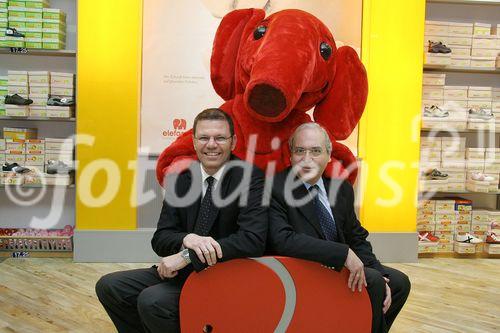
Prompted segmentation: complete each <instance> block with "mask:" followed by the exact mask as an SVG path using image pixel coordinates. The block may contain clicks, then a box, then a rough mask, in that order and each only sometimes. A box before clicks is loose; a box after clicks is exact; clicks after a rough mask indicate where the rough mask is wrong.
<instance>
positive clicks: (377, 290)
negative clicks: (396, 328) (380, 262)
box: [365, 266, 411, 333]
mask: <svg viewBox="0 0 500 333" xmlns="http://www.w3.org/2000/svg"><path fill="white" fill-rule="evenodd" d="M383 267H384V269H385V270H386V272H387V273H388V275H389V276H388V277H387V278H388V279H389V280H390V281H389V287H390V288H391V299H392V302H391V306H390V307H389V310H387V312H386V313H385V314H384V313H383V306H384V305H383V303H384V299H385V295H386V290H385V280H384V278H383V276H382V274H381V273H380V272H379V271H377V270H375V269H373V268H367V267H365V275H366V283H367V284H368V288H367V290H368V294H369V295H370V302H371V305H372V332H373V333H385V332H388V331H389V329H390V328H391V325H392V323H393V322H394V320H395V319H396V317H397V315H398V314H399V312H400V311H401V309H402V308H403V305H404V304H405V302H406V299H407V298H408V294H409V293H410V288H411V284H410V280H409V279H408V276H406V275H405V274H404V273H402V272H400V271H398V270H397V269H394V268H390V267H387V266H383Z"/></svg>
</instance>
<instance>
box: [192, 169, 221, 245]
mask: <svg viewBox="0 0 500 333" xmlns="http://www.w3.org/2000/svg"><path fill="white" fill-rule="evenodd" d="M214 180H215V178H214V177H212V176H210V177H207V179H206V181H207V183H208V187H207V191H206V193H205V196H204V197H203V200H201V205H200V210H199V212H198V218H197V219H196V224H195V226H194V233H195V234H197V235H200V236H207V235H208V233H209V232H210V228H211V227H212V224H213V221H214V220H215V217H216V216H217V212H218V209H217V207H215V205H214V202H213V200H212V188H213V184H214Z"/></svg>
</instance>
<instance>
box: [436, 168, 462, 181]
mask: <svg viewBox="0 0 500 333" xmlns="http://www.w3.org/2000/svg"><path fill="white" fill-rule="evenodd" d="M440 171H441V172H443V173H446V174H448V181H449V182H451V183H465V170H464V169H461V170H456V169H447V168H441V169H440Z"/></svg>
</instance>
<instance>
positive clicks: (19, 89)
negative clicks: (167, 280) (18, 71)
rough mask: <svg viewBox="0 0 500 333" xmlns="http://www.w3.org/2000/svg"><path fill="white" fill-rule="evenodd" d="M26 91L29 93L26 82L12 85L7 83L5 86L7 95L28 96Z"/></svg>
mask: <svg viewBox="0 0 500 333" xmlns="http://www.w3.org/2000/svg"><path fill="white" fill-rule="evenodd" d="M28 93H29V88H28V84H23V85H14V84H10V83H9V86H8V87H7V94H8V95H14V94H18V95H19V96H21V97H22V98H28Z"/></svg>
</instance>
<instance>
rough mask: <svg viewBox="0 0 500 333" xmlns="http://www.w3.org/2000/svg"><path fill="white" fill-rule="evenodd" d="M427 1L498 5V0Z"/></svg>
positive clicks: (433, 0) (431, 0) (499, 3)
mask: <svg viewBox="0 0 500 333" xmlns="http://www.w3.org/2000/svg"><path fill="white" fill-rule="evenodd" d="M427 2H431V3H449V4H457V5H500V1H498V0H427Z"/></svg>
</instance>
